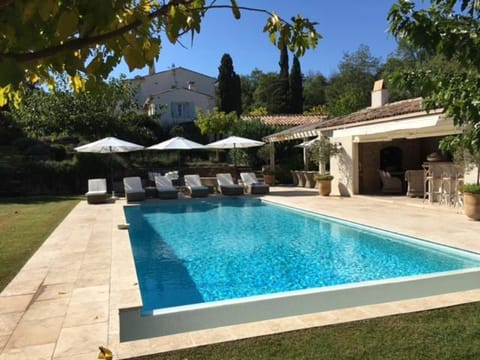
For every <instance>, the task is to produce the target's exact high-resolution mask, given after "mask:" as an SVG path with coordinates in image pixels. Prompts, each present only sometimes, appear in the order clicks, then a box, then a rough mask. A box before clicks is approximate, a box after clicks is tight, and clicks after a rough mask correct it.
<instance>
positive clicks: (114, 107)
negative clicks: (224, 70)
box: [12, 78, 163, 145]
mask: <svg viewBox="0 0 480 360" xmlns="http://www.w3.org/2000/svg"><path fill="white" fill-rule="evenodd" d="M65 81H66V79H64V78H60V79H57V82H58V84H59V85H58V86H60V87H61V89H59V90H58V91H56V92H47V91H44V90H42V89H30V90H28V96H25V99H24V101H22V103H21V104H20V106H19V107H18V108H13V109H12V115H13V118H14V119H15V122H16V124H18V125H19V126H20V127H21V128H22V129H23V130H24V132H25V133H26V134H27V135H28V136H30V137H32V138H49V139H51V140H55V139H56V138H62V137H77V138H81V139H84V140H87V141H93V140H97V139H99V138H101V137H105V136H118V137H121V138H124V139H128V140H130V141H133V142H140V143H142V144H145V145H149V144H151V143H153V142H155V141H157V140H158V138H159V137H160V136H162V135H163V132H162V129H161V127H160V124H159V122H158V119H157V118H156V117H155V116H154V117H152V116H149V115H147V114H146V113H145V112H143V111H140V110H141V107H140V105H139V104H137V103H136V102H135V101H134V94H135V92H136V88H135V87H133V86H132V85H131V83H130V82H127V81H123V80H121V79H113V80H110V81H109V82H107V83H105V84H102V85H101V88H102V90H101V91H97V92H93V93H91V92H88V91H82V92H81V93H74V92H72V91H68V89H66V88H65V86H63V85H61V84H64V83H65Z"/></svg>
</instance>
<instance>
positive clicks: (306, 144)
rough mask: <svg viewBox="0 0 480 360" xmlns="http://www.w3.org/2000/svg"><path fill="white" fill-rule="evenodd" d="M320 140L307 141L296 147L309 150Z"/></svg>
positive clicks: (318, 138) (317, 138)
mask: <svg viewBox="0 0 480 360" xmlns="http://www.w3.org/2000/svg"><path fill="white" fill-rule="evenodd" d="M318 140H320V137H316V138H314V139H312V140H307V141H304V142H302V143H300V144H298V145H295V147H299V148H308V147H310V146H312V145H313V144H314V143H315V142H316V141H318Z"/></svg>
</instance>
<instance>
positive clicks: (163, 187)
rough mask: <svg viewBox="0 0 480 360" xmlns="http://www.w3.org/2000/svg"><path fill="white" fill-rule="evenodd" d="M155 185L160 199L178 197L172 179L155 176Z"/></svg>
mask: <svg viewBox="0 0 480 360" xmlns="http://www.w3.org/2000/svg"><path fill="white" fill-rule="evenodd" d="M155 187H156V188H157V194H158V197H159V198H160V199H176V198H178V191H177V188H176V187H175V186H173V185H172V180H170V179H169V178H168V177H166V176H161V175H157V176H155Z"/></svg>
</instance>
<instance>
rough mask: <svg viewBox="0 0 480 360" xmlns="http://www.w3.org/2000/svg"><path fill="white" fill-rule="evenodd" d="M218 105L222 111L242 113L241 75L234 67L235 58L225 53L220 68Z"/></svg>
mask: <svg viewBox="0 0 480 360" xmlns="http://www.w3.org/2000/svg"><path fill="white" fill-rule="evenodd" d="M217 84H218V85H217V105H218V109H219V110H220V111H223V112H225V113H230V112H232V111H235V112H236V113H237V115H238V116H240V114H241V113H242V89H241V83H240V76H238V75H237V74H236V73H235V70H234V69H233V60H232V57H231V56H230V55H229V54H223V56H222V60H221V63H220V66H219V68H218V82H217Z"/></svg>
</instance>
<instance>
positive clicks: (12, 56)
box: [0, 0, 321, 106]
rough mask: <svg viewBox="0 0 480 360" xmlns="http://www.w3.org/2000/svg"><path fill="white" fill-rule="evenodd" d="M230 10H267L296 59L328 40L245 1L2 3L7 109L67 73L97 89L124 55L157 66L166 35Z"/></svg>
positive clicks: (1, 81) (301, 22)
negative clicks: (25, 90)
mask: <svg viewBox="0 0 480 360" xmlns="http://www.w3.org/2000/svg"><path fill="white" fill-rule="evenodd" d="M224 8H225V9H230V10H231V11H232V14H233V17H234V18H235V19H240V17H241V12H242V11H254V12H260V13H264V14H266V15H267V17H268V19H267V24H266V25H265V27H264V29H263V31H264V32H267V33H268V34H269V36H270V40H271V41H272V43H274V45H275V46H277V47H279V48H280V47H282V46H285V45H286V46H288V47H289V48H290V50H291V51H294V52H295V53H296V54H297V56H301V55H303V54H304V53H305V51H306V50H307V49H310V48H314V47H315V46H316V45H317V42H318V40H319V39H320V38H321V37H320V35H319V34H318V33H317V31H316V29H315V25H316V23H314V22H311V21H310V20H308V19H305V18H303V17H301V16H297V17H294V18H292V19H291V22H287V21H284V20H283V19H281V18H280V17H279V16H278V15H277V14H276V13H274V12H270V11H267V10H264V9H257V8H251V7H243V6H239V4H238V3H237V1H236V0H230V1H225V3H223V4H222V3H219V2H217V1H213V2H211V3H209V4H207V2H206V1H205V0H168V1H157V0H112V1H99V2H91V1H81V0H77V1H55V0H30V1H26V2H20V1H8V0H5V1H2V2H1V3H0V39H1V41H0V106H1V105H4V104H5V103H6V102H7V101H9V100H10V101H14V102H16V103H18V101H20V99H21V90H22V86H23V85H22V84H24V83H25V82H27V83H30V84H36V83H42V84H46V85H48V87H49V88H50V89H52V90H53V89H55V87H56V83H55V76H56V75H58V74H59V73H63V72H66V73H67V74H68V75H69V77H70V86H71V87H72V88H73V89H74V90H76V91H79V90H81V89H84V88H87V89H88V88H93V87H94V86H95V85H96V84H97V83H98V82H99V81H102V80H104V79H106V78H107V77H108V75H109V74H110V73H111V72H112V70H113V69H114V68H115V66H117V65H118V64H119V62H120V61H121V60H122V59H123V60H125V62H126V63H127V65H128V66H129V69H130V70H133V69H139V68H143V67H144V66H146V65H151V64H153V62H154V60H155V59H156V58H157V57H158V56H159V53H160V50H161V35H162V34H165V35H166V37H167V39H168V41H170V42H171V43H176V42H178V41H179V39H180V38H181V37H182V36H184V35H186V34H190V35H191V38H192V40H193V38H194V35H195V34H198V33H200V31H201V23H202V21H203V19H204V16H205V14H206V13H207V12H208V11H211V10H219V9H224Z"/></svg>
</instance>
